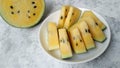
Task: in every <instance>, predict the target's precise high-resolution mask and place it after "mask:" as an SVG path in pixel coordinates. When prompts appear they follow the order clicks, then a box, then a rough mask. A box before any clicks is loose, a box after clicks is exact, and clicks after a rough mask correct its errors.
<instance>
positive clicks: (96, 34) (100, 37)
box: [84, 17, 106, 42]
mask: <svg viewBox="0 0 120 68" xmlns="http://www.w3.org/2000/svg"><path fill="white" fill-rule="evenodd" d="M84 19H85V21H86V22H87V24H88V26H89V28H90V32H91V34H92V37H93V39H94V40H96V41H99V42H103V41H104V40H105V39H106V36H105V34H104V32H102V30H101V29H100V27H99V26H98V23H95V21H94V20H93V19H92V18H91V17H84Z"/></svg>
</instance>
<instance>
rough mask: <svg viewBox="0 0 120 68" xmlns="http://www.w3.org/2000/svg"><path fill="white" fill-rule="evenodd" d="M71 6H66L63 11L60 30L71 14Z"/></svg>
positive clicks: (59, 24) (59, 23) (59, 25)
mask: <svg viewBox="0 0 120 68" xmlns="http://www.w3.org/2000/svg"><path fill="white" fill-rule="evenodd" d="M69 8H70V6H69V5H65V6H63V7H62V9H61V14H60V19H59V22H58V28H62V27H63V26H64V23H65V20H66V18H67V15H68V12H69Z"/></svg>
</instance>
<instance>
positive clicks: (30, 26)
mask: <svg viewBox="0 0 120 68" xmlns="http://www.w3.org/2000/svg"><path fill="white" fill-rule="evenodd" d="M43 1H44V10H43V12H42V14H41V15H40V17H39V18H38V20H37V21H36V23H34V24H33V25H29V26H24V27H21V26H19V27H18V26H15V25H13V24H10V23H9V22H8V21H7V20H6V19H5V18H4V15H2V13H1V10H0V16H1V17H2V19H3V20H4V21H5V22H6V23H7V24H9V25H10V26H13V27H16V28H23V29H24V28H32V27H34V26H36V25H37V24H39V23H40V21H41V20H42V17H43V15H44V13H45V9H46V2H45V0H43Z"/></svg>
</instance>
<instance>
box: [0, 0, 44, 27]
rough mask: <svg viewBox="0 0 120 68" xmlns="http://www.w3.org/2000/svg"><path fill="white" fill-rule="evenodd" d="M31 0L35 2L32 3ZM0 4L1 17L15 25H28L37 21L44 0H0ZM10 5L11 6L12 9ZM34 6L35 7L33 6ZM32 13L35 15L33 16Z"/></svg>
mask: <svg viewBox="0 0 120 68" xmlns="http://www.w3.org/2000/svg"><path fill="white" fill-rule="evenodd" d="M32 2H35V4H32ZM0 4H1V6H0V11H1V15H2V16H3V18H4V19H5V20H6V21H7V22H8V23H9V24H11V25H13V26H16V27H29V26H32V25H34V24H36V23H38V21H39V19H40V18H41V16H42V14H43V12H44V9H45V4H44V0H0ZM10 6H13V9H11V8H10ZM34 6H37V7H36V8H33V7H34ZM28 10H29V11H30V12H29V13H28ZM17 11H20V13H17ZM11 12H14V14H11ZM33 13H35V14H36V15H35V16H34V15H33ZM28 16H30V18H28Z"/></svg>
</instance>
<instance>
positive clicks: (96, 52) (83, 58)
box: [39, 8, 111, 64]
mask: <svg viewBox="0 0 120 68" xmlns="http://www.w3.org/2000/svg"><path fill="white" fill-rule="evenodd" d="M80 9H81V10H82V11H83V12H84V11H86V10H89V9H84V8H80ZM93 12H94V11H93ZM94 14H95V15H96V16H97V17H98V18H99V19H100V20H101V21H102V22H103V23H104V24H105V25H106V27H107V28H106V29H105V30H104V33H105V35H106V36H107V39H106V40H105V41H104V42H103V43H99V42H95V44H96V48H94V49H91V50H89V51H88V52H87V53H84V54H78V55H77V54H74V55H73V57H72V58H70V59H67V60H63V59H61V58H60V52H59V50H57V51H49V50H48V41H47V40H48V32H47V24H48V22H51V21H52V22H56V23H57V22H58V19H59V17H60V10H59V11H56V12H54V13H52V14H51V15H49V16H48V17H47V18H46V19H45V20H44V21H43V22H42V24H41V26H40V31H39V42H40V46H41V47H42V49H43V52H44V53H45V54H47V55H48V57H51V58H52V59H55V60H57V61H59V62H62V63H69V64H75V63H84V62H88V61H90V60H93V59H95V58H97V57H98V56H100V55H101V54H102V53H103V52H104V51H105V50H106V49H107V47H108V45H109V43H110V39H111V32H110V28H109V25H108V23H107V22H106V21H105V19H104V18H103V17H102V16H100V15H99V14H98V13H96V12H94Z"/></svg>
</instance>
